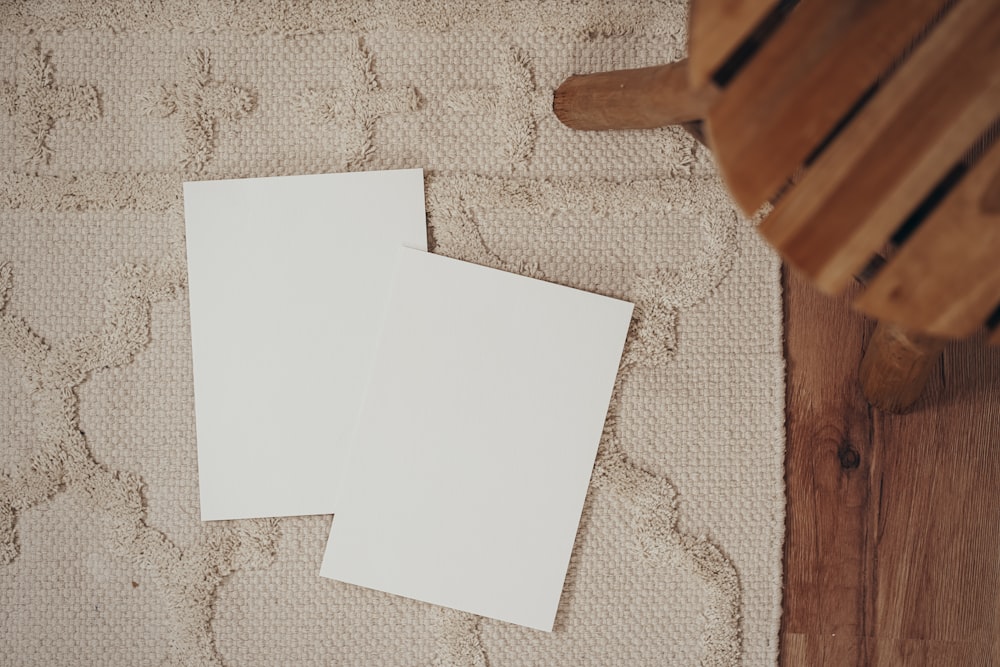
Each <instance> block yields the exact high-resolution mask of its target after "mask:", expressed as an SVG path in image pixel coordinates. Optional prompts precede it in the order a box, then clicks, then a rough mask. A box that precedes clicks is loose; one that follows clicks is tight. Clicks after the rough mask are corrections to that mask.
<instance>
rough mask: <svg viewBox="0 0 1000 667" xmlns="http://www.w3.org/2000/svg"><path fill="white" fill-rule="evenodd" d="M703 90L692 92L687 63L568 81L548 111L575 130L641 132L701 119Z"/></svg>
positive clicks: (704, 104)
mask: <svg viewBox="0 0 1000 667" xmlns="http://www.w3.org/2000/svg"><path fill="white" fill-rule="evenodd" d="M710 94H711V92H710V91H709V90H708V89H693V88H692V87H691V83H690V81H689V79H688V67H687V60H681V61H679V62H676V63H671V64H669V65H660V66H658V67H645V68H643V69H628V70H620V71H617V72H601V73H599V74H585V75H580V76H571V77H570V78H568V79H566V80H565V81H563V83H562V85H561V86H559V88H558V89H557V90H556V92H555V95H554V97H553V99H552V110H553V111H554V112H555V114H556V117H557V118H558V119H559V120H560V121H562V123H563V124H564V125H566V126H567V127H570V128H572V129H574V130H645V129H651V128H654V127H663V126H664V125H674V124H676V123H685V122H689V121H693V120H698V119H700V118H701V117H702V116H703V115H704V112H705V110H706V109H707V106H708V105H707V100H708V98H709V96H710Z"/></svg>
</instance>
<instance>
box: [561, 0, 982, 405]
mask: <svg viewBox="0 0 1000 667" xmlns="http://www.w3.org/2000/svg"><path fill="white" fill-rule="evenodd" d="M553 110H554V111H555V113H556V115H557V116H558V118H559V119H560V120H561V121H562V122H563V123H565V124H566V125H567V126H569V127H571V128H574V129H579V130H608V129H632V128H635V129H639V128H652V127H659V126H662V125H669V124H676V123H682V124H685V126H686V127H688V128H689V130H691V131H692V132H693V133H695V135H696V136H699V138H701V139H702V140H703V141H705V142H706V144H707V145H709V146H710V147H711V148H712V151H713V152H714V153H715V156H716V161H717V163H718V165H719V169H720V170H721V172H722V175H723V177H724V178H725V180H726V183H727V185H728V187H729V190H730V192H731V194H732V196H733V198H734V199H735V201H736V202H737V204H738V205H739V206H740V208H742V209H743V211H744V212H745V213H747V214H748V215H751V214H753V213H754V212H755V211H756V210H758V209H759V208H760V206H761V205H762V204H764V203H765V202H769V201H770V202H773V204H774V209H773V211H772V212H771V213H770V215H768V216H767V218H766V219H765V220H764V221H763V222H762V224H761V225H760V232H761V234H763V235H764V237H765V238H766V239H767V240H768V241H769V242H770V243H771V245H773V246H774V247H775V249H776V250H777V251H778V252H779V253H780V254H781V256H782V258H783V259H784V260H785V261H786V262H788V264H790V265H791V266H792V267H793V268H794V269H795V270H797V271H799V272H801V273H802V274H803V275H805V276H806V277H807V278H808V279H809V280H810V281H811V282H812V283H813V284H815V285H816V286H817V287H819V288H820V289H821V290H824V291H826V292H830V293H834V292H837V291H839V290H841V289H843V288H844V287H846V286H847V285H848V284H849V283H850V281H851V280H852V279H853V278H854V277H858V279H860V280H862V282H863V283H864V284H865V285H866V289H865V290H864V291H863V292H862V293H861V295H860V296H859V297H858V298H857V299H856V300H855V302H854V305H855V307H856V308H857V309H859V310H861V311H862V312H864V313H866V314H868V315H871V316H873V317H875V318H878V319H879V320H880V322H879V325H878V326H877V328H876V331H875V334H874V337H873V339H872V341H871V343H870V344H869V346H868V350H867V352H866V354H865V358H864V360H863V361H862V364H861V368H860V378H861V382H862V384H863V387H864V390H865V394H866V396H867V398H868V400H869V402H870V403H872V404H873V405H875V406H878V407H880V408H882V409H885V410H890V411H904V410H906V409H907V408H909V407H910V406H911V405H912V404H913V403H914V402H915V401H916V400H917V398H918V397H919V395H920V393H921V391H922V389H923V386H924V383H925V382H926V379H927V377H928V375H929V374H930V371H931V370H932V369H933V367H934V365H935V362H936V360H937V358H938V356H939V355H940V352H941V350H942V348H943V346H944V344H945V341H946V340H947V339H954V338H964V337H967V336H970V335H972V334H974V333H975V332H977V331H978V330H979V329H981V328H982V327H983V326H984V324H985V325H987V326H989V327H991V328H992V333H991V334H990V341H991V342H992V343H1000V328H998V325H1000V141H996V139H997V137H998V135H1000V132H998V128H1000V2H997V1H996V0H957V1H955V0H836V1H831V0H695V1H694V3H693V5H692V8H691V16H690V31H689V57H688V59H687V60H684V61H681V62H677V63H672V64H669V65H663V66H659V67H648V68H644V69H637V70H626V71H619V72H605V73H600V74H591V75H586V76H574V77H571V78H570V79H568V80H566V81H565V82H564V83H563V84H562V85H561V86H560V87H559V89H558V90H557V91H556V93H555V98H554V100H553Z"/></svg>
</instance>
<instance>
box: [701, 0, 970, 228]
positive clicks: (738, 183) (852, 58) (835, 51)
mask: <svg viewBox="0 0 1000 667" xmlns="http://www.w3.org/2000/svg"><path fill="white" fill-rule="evenodd" d="M943 1H944V0H838V1H837V2H829V1H828V0H803V1H802V2H801V3H800V4H799V5H798V6H797V7H796V8H795V9H794V10H793V11H792V12H791V14H790V15H789V16H788V17H787V18H786V19H785V21H784V23H782V25H781V26H780V27H779V28H778V29H777V30H776V31H775V33H774V35H772V36H771V38H770V39H769V40H768V41H767V42H766V43H765V44H764V45H763V46H762V47H761V49H760V51H759V52H758V53H757V54H756V55H755V56H754V57H753V58H752V59H751V61H750V62H749V63H748V64H747V65H746V67H745V68H744V69H743V71H741V72H740V73H739V74H738V75H737V76H736V78H735V79H734V80H733V82H732V83H731V84H730V85H729V86H728V87H727V88H726V90H725V94H724V95H722V96H721V97H720V99H719V101H718V102H717V103H716V104H715V105H714V106H713V108H712V109H711V110H710V111H709V114H708V135H709V139H710V144H711V145H712V147H713V151H714V152H715V156H716V160H717V161H718V163H719V166H720V169H721V171H722V173H723V175H724V176H725V178H726V182H727V183H728V185H729V189H730V191H731V192H732V193H733V196H734V198H735V200H736V201H737V203H738V204H739V205H740V206H741V207H742V208H743V210H744V211H745V212H747V213H748V214H749V213H752V212H754V211H755V210H756V209H757V208H758V207H759V206H760V205H761V204H762V203H764V202H765V201H767V200H768V199H770V198H772V197H773V196H774V195H775V194H776V193H777V192H778V191H779V189H780V188H781V187H782V186H783V185H784V184H785V183H786V182H787V180H788V179H789V177H790V176H791V174H792V173H793V172H794V171H795V170H796V169H797V168H798V167H799V166H800V165H801V164H802V163H803V161H804V160H805V159H806V157H808V156H809V155H810V154H811V153H812V151H813V150H814V148H815V147H816V146H817V145H818V144H819V143H820V142H821V140H822V139H823V138H824V137H826V136H827V134H828V133H829V132H830V131H831V130H832V129H833V128H834V127H835V126H836V125H837V123H838V121H840V119H841V118H842V117H843V116H844V115H845V114H846V113H847V112H848V111H849V110H850V109H851V108H852V107H853V106H854V104H855V103H856V101H857V100H858V99H859V98H860V97H861V96H862V94H863V93H864V92H865V91H866V90H867V89H868V88H869V87H870V86H871V85H872V84H873V83H874V82H875V81H876V79H877V77H878V76H879V74H881V73H882V72H883V71H885V70H886V69H887V68H888V67H889V65H890V64H891V63H892V62H893V61H894V60H895V59H896V57H897V56H898V55H899V54H900V53H901V52H902V51H903V50H904V49H905V48H906V47H907V46H908V45H910V43H911V42H912V41H913V40H914V38H915V37H916V36H917V35H918V34H919V33H920V32H921V30H923V29H924V27H925V26H926V25H927V23H928V22H929V21H930V20H931V19H932V18H934V17H935V16H936V15H937V14H938V13H939V12H940V8H941V6H942V4H943ZM984 4H989V3H984Z"/></svg>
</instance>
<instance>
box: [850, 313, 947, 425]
mask: <svg viewBox="0 0 1000 667" xmlns="http://www.w3.org/2000/svg"><path fill="white" fill-rule="evenodd" d="M945 342H946V341H944V340H942V339H940V338H934V337H932V336H927V335H925V334H920V333H914V332H911V331H906V330H905V329H903V328H901V327H899V326H896V325H895V324H890V323H888V322H879V323H878V325H877V326H876V327H875V333H874V334H872V339H871V341H870V342H869V343H868V349H867V350H866V351H865V356H864V358H863V359H862V360H861V366H860V368H859V369H858V373H859V376H860V380H861V388H862V390H863V391H864V394H865V398H867V399H868V402H869V403H871V404H872V405H873V406H875V407H876V408H879V409H881V410H884V411H886V412H896V413H899V412H906V411H907V410H909V409H910V408H911V407H913V404H914V403H916V402H917V399H918V398H920V394H921V393H923V391H924V387H925V386H926V384H927V380H928V378H929V377H930V374H931V371H932V370H934V365H935V364H936V363H937V360H938V357H940V356H941V351H942V350H944V346H945Z"/></svg>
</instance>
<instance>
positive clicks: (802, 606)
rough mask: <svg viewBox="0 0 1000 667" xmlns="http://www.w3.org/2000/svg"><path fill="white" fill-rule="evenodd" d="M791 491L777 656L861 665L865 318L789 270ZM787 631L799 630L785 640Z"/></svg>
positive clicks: (866, 463)
mask: <svg viewBox="0 0 1000 667" xmlns="http://www.w3.org/2000/svg"><path fill="white" fill-rule="evenodd" d="M785 280H786V290H785V304H786V305H785V313H786V323H785V329H786V341H787V353H788V385H787V396H788V398H787V419H788V430H787V433H788V436H787V437H788V441H787V450H786V458H785V476H786V484H787V493H788V505H787V518H786V535H785V596H784V616H783V633H784V637H785V640H784V641H783V643H782V649H781V658H782V664H784V665H788V666H789V667H799V666H800V665H810V666H812V665H817V666H819V665H838V666H840V665H857V664H860V656H861V655H862V654H863V650H864V647H863V645H862V643H861V642H860V641H859V639H858V638H860V637H864V636H865V635H866V634H867V632H868V629H867V628H866V626H865V619H866V614H865V604H866V600H867V599H868V591H867V590H866V585H867V583H868V582H867V581H866V579H865V575H866V573H867V564H866V553H867V551H868V549H869V547H868V542H869V541H870V539H871V534H870V531H869V529H868V526H867V525H866V523H865V521H866V508H867V507H868V505H869V504H870V502H871V499H870V477H869V467H870V461H871V420H870V416H869V412H868V406H867V404H866V403H865V402H864V399H863V398H862V396H861V392H860V386H859V385H858V382H857V376H856V373H855V369H856V368H857V365H858V362H859V361H860V359H861V351H862V348H863V345H864V336H865V333H866V330H867V328H868V327H867V325H866V323H865V321H864V318H862V317H861V315H859V314H858V313H856V312H854V311H853V310H851V309H850V307H849V306H848V304H847V303H846V302H845V301H844V299H842V298H831V297H829V296H826V295H824V294H821V293H819V292H817V291H816V290H814V289H813V288H812V287H810V286H809V284H808V283H807V282H806V281H805V280H803V279H802V278H801V277H799V276H796V275H794V274H789V272H787V270H786V275H785ZM789 637H795V640H794V641H790V640H789V639H788V638H789Z"/></svg>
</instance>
